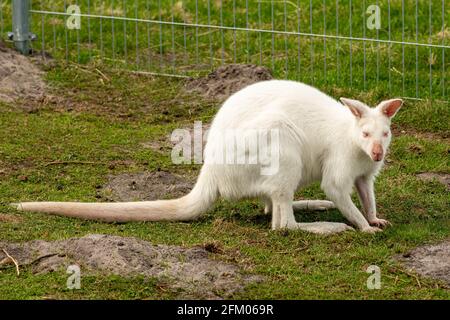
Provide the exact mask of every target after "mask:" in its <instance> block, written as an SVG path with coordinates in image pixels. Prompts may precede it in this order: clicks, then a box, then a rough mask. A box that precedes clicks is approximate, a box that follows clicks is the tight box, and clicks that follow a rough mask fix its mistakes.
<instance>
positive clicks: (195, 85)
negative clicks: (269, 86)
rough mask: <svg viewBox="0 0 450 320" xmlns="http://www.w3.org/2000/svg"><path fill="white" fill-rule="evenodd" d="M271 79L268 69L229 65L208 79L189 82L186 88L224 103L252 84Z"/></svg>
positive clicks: (211, 74)
mask: <svg viewBox="0 0 450 320" xmlns="http://www.w3.org/2000/svg"><path fill="white" fill-rule="evenodd" d="M270 79H272V73H271V72H270V70H269V69H267V68H266V67H262V66H256V65H252V64H228V65H224V66H221V67H219V68H218V69H217V70H215V71H213V72H212V73H210V74H209V75H208V76H206V77H203V78H197V79H190V80H188V81H187V83H186V86H185V87H186V89H187V90H191V91H194V92H198V93H200V94H201V95H203V96H205V97H207V98H212V99H217V100H220V101H223V100H225V99H226V98H228V97H229V96H230V95H232V94H233V93H235V92H237V91H239V90H240V89H242V88H244V87H246V86H248V85H250V84H252V83H255V82H259V81H263V80H270Z"/></svg>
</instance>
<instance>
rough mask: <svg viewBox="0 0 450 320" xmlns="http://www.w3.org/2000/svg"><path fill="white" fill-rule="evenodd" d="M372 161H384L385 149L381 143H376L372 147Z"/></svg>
mask: <svg viewBox="0 0 450 320" xmlns="http://www.w3.org/2000/svg"><path fill="white" fill-rule="evenodd" d="M372 159H373V160H374V161H381V160H382V159H383V147H382V146H381V144H379V143H374V144H373V147H372Z"/></svg>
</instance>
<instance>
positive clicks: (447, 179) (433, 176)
mask: <svg viewBox="0 0 450 320" xmlns="http://www.w3.org/2000/svg"><path fill="white" fill-rule="evenodd" d="M417 177H418V178H419V179H420V180H423V181H434V180H437V181H439V182H440V183H442V184H443V185H444V186H446V187H447V190H450V174H448V173H436V172H423V173H419V174H418V175H417Z"/></svg>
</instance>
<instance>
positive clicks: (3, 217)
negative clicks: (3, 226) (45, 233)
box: [0, 213, 22, 223]
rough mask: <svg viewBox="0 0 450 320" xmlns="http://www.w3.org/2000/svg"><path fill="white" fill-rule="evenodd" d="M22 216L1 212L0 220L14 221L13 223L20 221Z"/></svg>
mask: <svg viewBox="0 0 450 320" xmlns="http://www.w3.org/2000/svg"><path fill="white" fill-rule="evenodd" d="M21 221H22V218H20V217H18V216H15V215H11V214H3V213H0V222H14V223H18V222H21Z"/></svg>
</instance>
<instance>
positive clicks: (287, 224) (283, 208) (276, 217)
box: [272, 199, 353, 234]
mask: <svg viewBox="0 0 450 320" xmlns="http://www.w3.org/2000/svg"><path fill="white" fill-rule="evenodd" d="M272 201H273V213H272V230H277V229H283V228H286V229H291V230H303V231H308V232H312V233H319V234H331V233H337V232H342V231H346V230H353V228H351V227H350V226H348V225H346V224H345V223H338V222H311V223H297V222H296V221H295V216H294V206H293V203H292V201H289V200H286V199H283V200H281V199H272Z"/></svg>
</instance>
